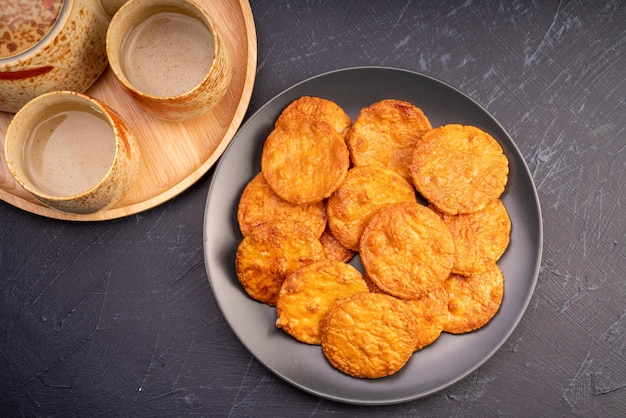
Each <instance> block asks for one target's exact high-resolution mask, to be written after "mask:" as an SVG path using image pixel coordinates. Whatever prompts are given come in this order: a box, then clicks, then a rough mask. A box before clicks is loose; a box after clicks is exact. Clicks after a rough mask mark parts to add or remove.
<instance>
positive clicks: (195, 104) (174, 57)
mask: <svg viewBox="0 0 626 418" xmlns="http://www.w3.org/2000/svg"><path fill="white" fill-rule="evenodd" d="M107 53H108V57H109V61H110V64H111V68H112V70H113V72H114V74H115V75H116V77H117V78H118V79H119V80H120V82H121V83H122V84H123V85H124V87H125V88H126V90H127V91H128V92H129V93H130V95H131V96H132V97H133V98H134V99H136V100H137V102H138V104H139V105H140V107H141V108H142V109H143V110H145V111H147V112H149V113H151V114H152V115H154V116H156V117H159V118H161V119H166V120H181V119H188V118H191V117H194V116H197V115H199V114H201V113H204V112H206V111H208V110H209V109H211V108H212V107H213V106H214V105H215V104H216V103H217V102H219V100H221V99H222V97H223V96H224V94H225V93H226V90H227V89H228V85H229V83H230V79H231V72H232V70H231V68H230V58H229V55H228V51H227V48H226V44H225V42H224V40H223V38H222V37H221V36H220V34H219V33H218V32H217V30H216V28H215V25H214V24H213V22H212V21H211V19H210V18H209V16H208V15H207V14H206V11H205V10H203V9H202V8H201V7H200V6H198V5H197V4H195V3H194V2H192V1H190V0H131V1H129V2H128V3H126V4H125V5H124V6H122V7H121V8H120V10H119V11H118V12H117V13H116V15H115V16H114V17H113V20H112V22H111V25H110V26H109V30H108V33H107Z"/></svg>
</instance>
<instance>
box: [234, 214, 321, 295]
mask: <svg viewBox="0 0 626 418" xmlns="http://www.w3.org/2000/svg"><path fill="white" fill-rule="evenodd" d="M325 257H326V256H325V254H324V249H323V248H322V244H321V243H320V241H319V239H318V238H317V237H316V236H315V235H313V232H311V230H310V229H309V228H307V227H306V226H304V225H302V224H300V223H298V222H295V221H283V222H267V223H264V224H260V225H257V226H256V227H255V228H253V229H252V230H251V231H250V234H249V235H247V236H245V237H244V238H243V240H242V241H241V242H240V243H239V247H238V248H237V253H236V258H235V266H236V272H237V278H238V279H239V282H240V283H241V285H242V286H243V288H244V289H245V291H246V292H247V293H248V295H250V297H252V298H253V299H256V300H258V301H259V302H263V303H266V304H268V305H270V306H275V305H276V300H277V299H278V294H279V292H280V288H281V286H282V284H283V281H284V280H285V277H287V275H288V274H290V273H292V272H293V271H295V270H296V269H298V268H300V267H302V266H304V265H307V264H309V263H312V262H314V261H318V260H322V259H324V258H325Z"/></svg>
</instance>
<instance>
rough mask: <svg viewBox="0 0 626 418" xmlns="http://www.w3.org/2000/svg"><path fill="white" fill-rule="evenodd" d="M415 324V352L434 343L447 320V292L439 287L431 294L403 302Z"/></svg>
mask: <svg viewBox="0 0 626 418" xmlns="http://www.w3.org/2000/svg"><path fill="white" fill-rule="evenodd" d="M405 302H406V304H407V306H408V307H409V308H410V309H411V312H412V313H413V315H414V318H415V321H416V322H417V334H416V343H415V350H421V349H422V348H424V347H426V346H427V345H430V344H432V343H434V342H435V341H436V340H437V339H438V338H439V336H440V335H441V333H442V331H443V327H444V326H445V324H446V321H447V318H448V292H447V291H446V289H445V288H444V287H443V286H440V287H438V288H436V289H435V290H433V291H432V292H430V293H428V294H426V295H424V296H422V297H420V298H417V299H409V300H406V301H405Z"/></svg>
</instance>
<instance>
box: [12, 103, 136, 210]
mask: <svg viewBox="0 0 626 418" xmlns="http://www.w3.org/2000/svg"><path fill="white" fill-rule="evenodd" d="M4 153H5V154H4V155H5V157H6V162H7V165H8V167H9V171H10V172H11V174H12V175H13V176H14V177H15V179H16V180H17V182H18V183H19V184H20V185H21V186H22V187H24V188H25V189H26V190H27V191H28V192H30V193H31V194H32V195H33V196H34V197H35V198H37V199H38V200H39V201H41V202H42V203H44V204H45V205H47V206H49V207H52V208H55V209H58V210H62V211H65V212H72V213H94V212H97V211H99V210H101V209H104V208H108V207H111V206H113V205H114V204H115V203H116V202H118V201H119V200H120V199H121V198H122V197H123V196H124V195H126V193H127V192H128V190H129V189H130V187H131V185H132V183H133V181H134V180H135V177H136V175H137V172H138V169H139V147H138V145H137V143H136V141H135V139H134V137H133V135H132V134H131V132H130V131H129V129H128V127H127V125H126V123H125V122H124V121H123V120H122V119H121V118H120V117H119V116H118V115H117V114H116V113H115V112H114V111H113V110H112V109H110V108H109V107H108V106H106V105H105V104H103V103H102V102H100V101H98V100H96V99H94V98H92V97H89V96H87V95H85V94H82V93H76V92H70V91H59V92H51V93H46V94H43V95H41V96H39V97H37V98H35V99H33V100H31V101H30V102H28V103H27V104H26V105H24V106H23V107H22V108H21V109H20V110H19V111H18V112H17V113H16V114H15V116H14V117H13V119H12V121H11V123H10V124H9V127H8V129H7V134H6V138H5V142H4Z"/></svg>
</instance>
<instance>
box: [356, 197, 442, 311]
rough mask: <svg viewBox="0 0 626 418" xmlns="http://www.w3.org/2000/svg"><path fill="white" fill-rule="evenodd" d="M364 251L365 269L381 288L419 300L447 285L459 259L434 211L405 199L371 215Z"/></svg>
mask: <svg viewBox="0 0 626 418" xmlns="http://www.w3.org/2000/svg"><path fill="white" fill-rule="evenodd" d="M360 255H361V261H362V263H363V267H364V268H365V272H366V273H367V275H368V276H369V277H370V278H371V279H372V281H374V283H375V284H376V285H377V286H378V287H379V288H380V289H382V290H383V291H384V292H386V293H389V294H391V295H394V296H396V297H399V298H403V299H414V298H418V297H421V296H422V295H425V294H427V293H429V292H431V291H433V290H434V289H436V288H438V287H440V286H441V285H442V284H443V282H444V280H445V279H446V278H447V277H448V275H449V274H450V271H451V269H452V265H453V263H454V244H453V242H452V236H451V235H450V231H448V228H447V227H446V226H445V224H444V223H443V221H442V220H441V218H439V216H438V215H437V214H436V213H435V212H433V211H432V210H431V209H429V208H427V207H425V206H423V205H421V204H419V203H415V202H403V203H396V204H393V205H389V206H387V207H385V208H383V209H381V210H380V211H379V212H378V213H377V214H376V215H374V216H373V217H372V219H371V220H370V222H369V223H368V224H367V226H366V227H365V230H364V231H363V236H362V238H361V245H360Z"/></svg>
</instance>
